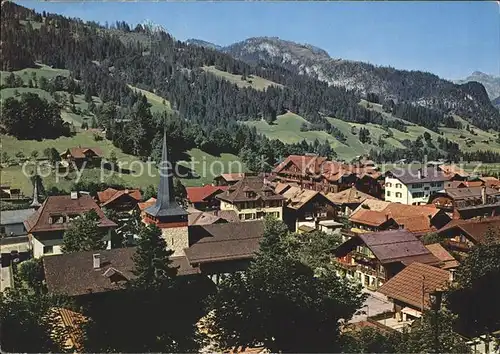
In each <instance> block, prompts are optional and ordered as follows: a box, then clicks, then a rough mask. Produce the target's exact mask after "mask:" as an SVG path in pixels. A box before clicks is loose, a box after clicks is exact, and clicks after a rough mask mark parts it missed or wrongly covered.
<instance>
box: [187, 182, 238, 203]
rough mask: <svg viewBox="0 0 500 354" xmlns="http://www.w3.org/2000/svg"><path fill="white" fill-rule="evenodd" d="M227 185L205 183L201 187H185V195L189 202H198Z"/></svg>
mask: <svg viewBox="0 0 500 354" xmlns="http://www.w3.org/2000/svg"><path fill="white" fill-rule="evenodd" d="M227 188H228V186H212V185H210V184H207V185H205V186H203V187H187V188H186V192H187V197H188V199H189V201H190V202H191V203H200V202H203V201H205V199H206V198H208V197H210V196H213V195H214V194H218V193H221V192H224V191H225V190H227Z"/></svg>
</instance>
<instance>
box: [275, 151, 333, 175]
mask: <svg viewBox="0 0 500 354" xmlns="http://www.w3.org/2000/svg"><path fill="white" fill-rule="evenodd" d="M325 161H326V157H321V156H316V155H290V156H288V157H287V158H286V159H285V160H284V161H283V162H281V163H280V164H279V165H278V166H276V167H275V168H274V170H273V172H274V173H279V172H281V171H282V170H283V169H284V168H285V167H286V166H289V165H290V164H293V165H295V166H296V167H297V168H298V170H299V173H300V174H301V175H303V176H305V175H308V174H318V173H320V172H321V167H322V164H323V163H324V162H325Z"/></svg>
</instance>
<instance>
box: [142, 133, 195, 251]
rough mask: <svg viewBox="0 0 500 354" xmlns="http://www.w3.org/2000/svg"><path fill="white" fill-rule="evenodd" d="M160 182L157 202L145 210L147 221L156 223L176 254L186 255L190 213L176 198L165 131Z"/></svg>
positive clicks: (169, 246)
mask: <svg viewBox="0 0 500 354" xmlns="http://www.w3.org/2000/svg"><path fill="white" fill-rule="evenodd" d="M158 170H159V172H160V184H159V186H158V195H157V197H156V203H155V204H154V205H152V206H150V207H149V208H147V209H146V210H145V214H146V218H145V222H146V223H154V224H156V225H157V226H158V227H159V228H160V229H161V231H162V234H163V238H164V239H165V241H166V242H167V246H168V248H169V249H171V250H172V251H174V255H175V256H177V255H184V249H185V248H188V247H189V236H188V235H189V234H188V213H187V211H186V210H184V209H183V208H182V207H181V206H179V204H178V203H177V202H176V200H175V195H174V177H173V172H172V169H171V165H170V163H169V161H168V156H167V135H166V132H165V131H164V132H163V147H162V152H161V163H160V166H159V169H158Z"/></svg>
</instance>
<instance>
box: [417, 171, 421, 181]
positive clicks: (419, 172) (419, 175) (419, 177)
mask: <svg viewBox="0 0 500 354" xmlns="http://www.w3.org/2000/svg"><path fill="white" fill-rule="evenodd" d="M417 177H418V179H421V178H422V169H421V168H419V169H418V171H417Z"/></svg>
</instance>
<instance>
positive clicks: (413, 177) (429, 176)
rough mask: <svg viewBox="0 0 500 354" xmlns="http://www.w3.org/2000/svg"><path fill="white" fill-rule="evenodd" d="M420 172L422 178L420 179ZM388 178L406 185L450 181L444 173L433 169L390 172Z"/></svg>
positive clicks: (404, 169)
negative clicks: (390, 177)
mask: <svg viewBox="0 0 500 354" xmlns="http://www.w3.org/2000/svg"><path fill="white" fill-rule="evenodd" d="M419 170H420V177H419ZM386 175H387V176H392V177H394V178H397V179H398V180H400V181H401V182H402V183H404V184H409V183H429V182H444V181H447V180H449V176H447V175H445V174H444V172H443V171H441V170H438V169H436V168H433V167H426V168H421V169H409V168H401V169H395V170H393V171H389V172H387V173H386Z"/></svg>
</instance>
